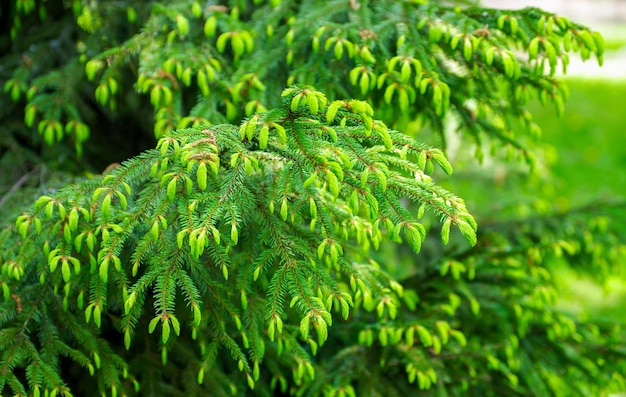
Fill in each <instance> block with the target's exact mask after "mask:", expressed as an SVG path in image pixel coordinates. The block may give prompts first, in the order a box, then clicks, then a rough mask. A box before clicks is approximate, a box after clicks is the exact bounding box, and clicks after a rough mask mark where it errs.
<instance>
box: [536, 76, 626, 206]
mask: <svg viewBox="0 0 626 397" xmlns="http://www.w3.org/2000/svg"><path fill="white" fill-rule="evenodd" d="M568 85H569V88H570V92H571V97H570V99H569V101H568V103H567V105H566V111H565V114H564V116H563V117H562V118H559V117H557V116H556V115H555V114H554V111H553V109H551V108H543V107H540V106H538V105H536V106H533V108H532V109H531V112H532V113H533V115H534V116H535V121H536V122H537V123H538V124H539V126H540V127H541V128H542V130H543V142H545V145H547V148H546V149H547V150H548V152H552V153H554V154H555V158H553V159H548V160H549V161H551V162H552V163H551V164H550V168H551V170H552V172H553V179H554V183H555V186H554V187H555V188H554V191H553V192H552V194H551V196H552V197H553V198H554V200H560V201H563V202H564V203H565V204H566V205H567V206H568V207H571V206H579V205H583V204H586V203H588V202H590V201H595V200H598V199H610V198H621V199H624V198H625V197H626V109H625V108H624V105H623V103H624V102H623V101H624V99H625V98H626V83H624V82H613V81H609V80H596V79H579V80H569V81H568Z"/></svg>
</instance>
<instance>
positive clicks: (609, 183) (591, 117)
mask: <svg viewBox="0 0 626 397" xmlns="http://www.w3.org/2000/svg"><path fill="white" fill-rule="evenodd" d="M567 83H568V86H569V88H570V99H569V100H568V102H567V103H566V108H565V114H564V115H563V116H562V117H558V116H557V115H556V112H555V110H554V107H552V106H548V107H543V106H541V105H540V104H539V103H538V102H537V103H533V104H532V105H531V106H530V109H529V110H530V112H531V113H532V114H533V116H534V119H535V121H536V122H537V123H538V124H539V126H540V127H541V129H542V131H543V136H542V138H541V142H540V143H539V145H540V148H541V149H542V150H540V151H539V152H543V155H542V156H540V164H543V165H540V166H539V167H538V169H537V171H535V172H534V173H529V172H528V167H527V166H525V165H524V164H515V160H513V162H503V161H502V160H497V158H498V156H496V159H492V160H487V161H486V163H485V164H483V165H482V166H479V165H477V164H476V162H475V161H473V162H472V161H466V159H464V158H462V157H460V158H458V160H459V161H458V162H457V161H456V160H455V159H454V155H453V158H452V163H453V165H456V166H457V169H458V172H455V174H454V175H452V176H451V177H450V178H443V181H442V182H443V184H445V185H446V187H447V188H449V189H450V190H451V191H453V192H454V193H455V194H457V195H459V196H460V197H463V198H465V199H466V200H467V204H468V208H469V210H470V211H471V212H472V213H474V214H475V215H476V216H477V219H478V221H479V225H480V224H481V223H483V224H487V223H490V222H492V221H496V220H499V219H502V218H503V217H504V218H506V217H511V218H523V217H524V216H527V215H531V214H533V213H539V214H541V213H552V212H562V211H569V210H573V209H576V208H580V207H584V206H587V205H590V204H594V203H598V202H607V201H625V200H626V107H624V105H623V104H624V101H625V100H626V81H623V80H622V81H611V80H601V79H582V78H579V79H568V80H567ZM500 157H501V156H500ZM436 178H437V179H438V180H440V177H439V176H436ZM479 227H480V226H479ZM622 260H625V261H626V258H622ZM552 267H553V270H554V272H553V274H554V276H555V277H556V281H557V284H558V285H559V290H560V292H561V300H560V301H559V302H558V306H559V307H560V308H561V309H563V310H566V311H568V312H571V313H576V314H577V315H579V316H580V318H581V319H585V318H586V319H600V318H613V319H622V320H623V319H624V317H623V307H624V305H625V304H626V280H624V279H623V276H622V277H621V278H620V277H617V276H616V277H614V278H613V279H611V280H610V281H609V282H607V283H606V284H605V285H598V284H597V283H596V282H594V281H593V280H590V279H588V278H586V277H583V278H581V277H580V275H579V274H577V273H576V272H575V271H574V270H572V269H567V268H564V267H563V266H559V263H558V261H556V262H555V263H553V264H552Z"/></svg>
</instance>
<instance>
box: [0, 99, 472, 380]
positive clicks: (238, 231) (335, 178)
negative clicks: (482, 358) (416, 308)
mask: <svg viewBox="0 0 626 397" xmlns="http://www.w3.org/2000/svg"><path fill="white" fill-rule="evenodd" d="M283 97H284V99H283V102H284V106H283V107H282V108H279V109H275V110H272V111H269V112H266V113H260V114H255V115H254V116H253V117H251V118H250V119H248V120H247V121H246V122H244V123H243V124H242V125H241V127H239V128H238V127H235V126H232V125H217V126H209V127H206V128H191V129H185V130H180V131H176V132H173V133H172V134H170V135H168V136H165V137H163V138H161V140H160V141H159V143H158V145H157V148H156V150H151V151H148V152H146V153H144V154H142V155H140V156H139V157H137V158H134V159H131V160H129V161H127V162H125V163H124V164H123V165H122V166H121V167H119V168H117V169H115V170H114V171H113V172H112V173H111V174H109V175H106V176H104V177H102V178H97V179H95V180H87V181H85V182H83V183H79V184H77V185H72V186H69V187H67V188H65V189H63V190H62V191H60V192H59V193H57V194H56V195H54V196H43V197H41V198H40V199H39V200H37V203H36V204H35V206H34V208H33V209H32V211H31V212H29V213H24V214H23V215H21V216H20V217H19V218H18V220H17V223H16V230H15V232H16V233H19V234H20V236H21V237H22V238H23V240H22V242H21V243H20V244H19V245H17V246H15V247H14V248H13V249H9V253H8V254H5V256H7V257H8V258H11V259H8V260H5V262H6V263H5V265H4V269H5V270H6V269H7V267H8V268H10V269H9V270H10V271H8V272H5V276H4V277H3V282H2V285H3V289H4V294H5V298H6V300H7V301H10V297H11V296H13V295H15V296H17V297H21V296H22V295H24V294H28V290H29V288H38V289H40V291H41V292H40V293H39V295H38V296H37V297H36V298H35V299H34V300H30V299H29V300H25V299H21V301H22V306H21V309H20V310H18V311H13V312H12V313H11V314H10V315H7V316H6V317H5V318H4V321H3V322H4V324H5V325H4V331H3V332H5V333H11V334H12V335H15V336H16V338H15V339H14V340H13V341H11V342H10V349H20V350H21V349H25V347H28V348H26V349H25V353H22V354H23V355H20V356H19V359H18V357H17V356H16V357H15V359H14V360H11V359H9V360H6V361H5V363H4V365H5V368H20V367H21V368H24V369H25V370H26V371H27V372H28V373H30V374H31V376H30V377H29V379H28V387H30V390H31V391H32V390H34V389H35V388H36V387H39V388H43V389H45V390H50V391H51V390H55V388H58V387H61V386H62V384H63V383H62V381H61V380H60V378H58V377H56V376H55V377H53V378H50V377H48V376H47V375H46V374H48V373H50V374H55V373H56V371H55V367H56V366H55V364H54V363H55V362H56V361H57V360H58V355H68V356H69V357H70V358H71V359H72V360H74V361H75V362H76V363H78V364H80V365H81V366H84V367H87V368H89V370H90V371H91V372H92V373H93V372H94V370H93V366H95V367H96V368H98V369H99V370H98V371H96V376H98V377H99V381H98V382H99V383H101V384H102V385H103V387H105V388H111V389H112V390H115V389H120V390H123V389H124V387H125V386H124V383H123V382H122V380H121V379H119V378H117V377H114V378H109V377H108V376H107V373H116V372H117V371H118V369H117V368H116V367H121V368H123V369H124V373H126V372H128V376H130V377H131V378H132V377H135V376H137V375H135V374H134V372H133V369H132V368H128V365H127V364H126V363H125V362H124V361H123V360H122V359H121V358H120V357H118V356H116V355H114V354H113V353H112V352H111V351H110V350H109V349H110V348H109V347H108V344H107V342H105V341H104V340H103V339H102V338H101V337H99V335H98V331H97V329H102V328H113V329H119V330H120V331H121V333H122V334H123V339H124V344H125V347H126V349H131V348H132V346H133V343H135V342H134V339H133V338H134V335H135V334H136V333H139V335H142V334H144V332H145V328H146V325H145V323H146V322H149V324H148V326H147V327H148V331H149V333H150V334H152V333H155V332H156V333H160V343H158V346H159V347H158V348H159V349H161V351H162V354H163V356H162V360H163V364H166V363H167V360H168V359H167V354H168V351H170V350H174V351H175V350H176V343H177V342H176V338H175V337H174V334H175V335H176V336H178V335H181V333H182V334H186V335H188V336H189V335H191V338H192V339H193V340H195V341H196V346H197V350H198V352H202V356H203V359H202V361H201V362H200V367H199V372H198V380H199V382H200V383H203V377H204V374H205V373H206V372H207V371H212V367H213V366H214V365H215V364H214V362H215V360H216V358H217V354H216V352H217V350H218V349H224V350H228V351H229V352H230V355H231V356H232V358H233V359H234V360H235V361H236V362H237V363H238V367H239V370H240V371H242V372H244V373H245V374H246V377H247V378H248V383H249V386H250V387H251V388H254V385H255V382H256V381H257V380H258V379H259V377H260V370H259V363H260V362H261V361H263V359H264V357H265V350H266V348H267V347H266V346H267V345H268V344H270V343H271V342H274V343H273V344H272V348H273V349H277V353H276V354H279V355H280V353H281V352H282V351H284V355H285V356H287V357H288V358H283V359H282V360H284V361H287V362H289V361H294V360H295V362H301V363H302V365H304V368H308V365H309V364H307V359H306V357H307V356H308V353H305V350H303V349H304V346H303V345H302V343H301V342H306V344H308V346H309V348H310V349H311V351H312V353H313V354H315V352H316V351H317V348H318V346H321V345H323V344H324V342H325V341H326V339H327V338H328V334H329V332H332V329H331V328H330V327H331V325H332V322H333V320H332V319H333V315H332V314H331V313H333V312H336V313H340V314H341V317H342V318H343V319H347V318H348V317H349V316H350V315H351V312H352V310H354V309H353V307H354V306H355V305H356V307H360V306H363V307H364V308H365V309H366V310H367V311H372V310H376V311H377V313H378V316H379V317H380V318H385V317H387V316H389V317H390V318H391V319H393V318H395V317H396V312H397V310H398V307H397V306H398V304H399V300H400V299H402V297H403V294H402V288H401V287H400V285H399V284H397V282H395V281H393V280H391V279H389V278H388V276H386V275H385V273H384V272H383V271H381V270H380V269H379V268H378V266H377V265H376V264H375V263H374V262H373V261H372V260H371V259H370V258H369V257H370V255H369V250H370V248H371V247H378V246H379V244H380V243H381V241H382V240H383V239H390V240H393V241H397V242H401V241H402V240H405V241H407V242H408V243H409V244H410V245H411V246H412V247H413V249H414V250H415V251H416V252H419V250H420V246H421V244H422V241H423V240H424V237H425V234H426V229H425V227H424V226H423V225H422V224H421V223H419V221H418V219H417V218H418V217H417V214H412V213H411V212H410V211H409V210H408V209H407V208H406V206H405V204H404V203H403V200H404V199H408V200H410V201H412V202H414V203H416V204H418V205H423V206H424V207H425V208H426V209H428V210H430V211H433V212H434V213H436V214H437V215H439V216H440V217H441V219H442V220H443V221H444V222H445V223H446V224H448V225H449V224H450V223H452V224H454V225H456V226H457V227H458V228H459V229H460V231H461V233H463V234H464V235H465V237H466V238H467V239H468V241H470V243H471V244H472V245H473V244H475V243H476V223H475V221H474V219H473V218H472V216H471V215H470V214H469V213H468V212H467V209H466V208H465V205H464V204H463V200H461V199H459V198H457V197H455V196H454V195H452V194H451V193H449V192H447V191H445V190H444V189H442V188H440V187H439V186H437V185H436V184H434V183H433V182H432V180H431V178H430V177H429V176H428V175H426V174H425V173H424V168H425V167H426V166H427V165H428V163H430V162H435V163H437V164H439V165H440V166H441V168H442V169H443V170H445V171H446V172H448V173H449V172H451V168H450V164H449V163H448V162H447V160H446V159H445V157H444V155H443V154H442V153H441V151H439V150H438V149H433V148H430V147H427V146H426V145H423V144H419V143H418V142H416V141H415V140H413V139H411V138H409V137H408V136H406V135H403V134H401V133H399V132H396V131H393V130H389V129H388V128H387V127H386V126H385V125H384V124H383V123H382V122H381V121H379V120H375V119H374V118H373V111H372V109H371V107H370V106H369V105H368V104H367V103H365V102H362V101H357V100H349V101H336V102H332V103H331V104H330V105H328V104H327V100H326V97H325V96H324V95H323V94H322V93H320V92H317V91H314V90H312V89H301V88H298V87H293V88H289V89H287V90H285V91H284V92H283ZM445 239H446V240H447V236H446V237H445ZM34 279H38V280H39V283H38V284H39V285H37V283H35V284H32V281H33V280H34ZM28 285H31V286H30V287H28ZM262 296H265V299H262V298H261V297H262ZM248 297H252V298H253V300H252V301H249V299H248ZM408 299H409V300H411V298H408ZM289 302H290V303H289ZM150 304H151V305H152V306H153V309H149V308H148V307H147V306H149V305H150ZM413 304H414V303H413ZM56 305H61V306H62V309H63V310H62V311H61V312H56V311H55V307H56ZM81 313H84V316H83V315H80V314H81ZM148 317H149V318H148ZM35 318H37V319H43V318H45V319H46V321H45V322H44V323H45V329H44V323H42V324H37V325H35V323H38V321H34V319H35ZM31 321H32V322H33V326H34V327H35V329H33V330H32V331H30V332H29V330H30V329H29V328H26V324H28V323H29V322H31ZM40 321H41V320H40ZM85 322H86V323H87V324H90V325H95V327H93V326H90V327H85ZM442 324H446V331H445V332H444V334H445V335H447V332H448V330H449V325H447V323H442ZM27 329H28V330H27ZM64 329H66V330H67V331H68V332H67V333H64V334H63V335H57V336H56V337H53V336H50V341H49V342H50V343H51V345H52V346H54V349H53V353H51V354H43V352H39V351H38V350H37V349H36V347H35V345H33V343H34V342H32V341H31V340H30V335H31V333H32V332H33V331H35V332H37V333H39V332H55V331H53V330H58V332H61V330H64ZM418 332H421V333H423V334H424V336H423V337H424V338H429V337H428V336H425V335H428V331H426V330H424V329H422V328H420V329H419V330H418ZM452 335H453V337H454V336H455V335H456V337H457V338H459V339H460V340H464V336H463V335H462V333H460V332H458V331H454V332H453V333H452ZM120 338H121V336H120ZM111 342H113V341H111V340H109V341H108V343H111ZM139 343H147V342H145V341H141V342H139ZM151 343H155V342H151ZM442 343H443V344H445V341H442ZM70 346H72V347H70ZM105 357H106V359H103V358H105ZM112 358H114V359H112ZM313 376H314V374H313V372H312V369H310V370H307V371H304V372H303V371H301V370H297V371H295V372H294V374H293V382H295V383H296V384H301V383H302V382H303V381H304V380H305V379H308V378H312V377H313ZM4 381H5V382H7V383H9V385H11V384H18V382H19V380H18V379H17V378H15V375H11V374H7V375H5V377H4ZM204 381H205V382H207V381H209V380H208V379H206V378H205V380H204ZM209 382H210V381H209ZM212 387H213V386H212ZM18 390H22V387H19V388H18Z"/></svg>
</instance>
